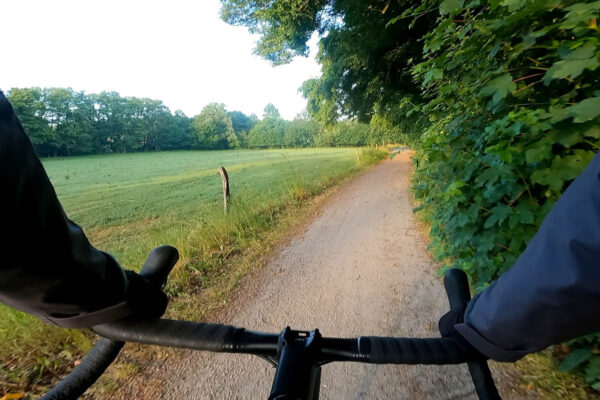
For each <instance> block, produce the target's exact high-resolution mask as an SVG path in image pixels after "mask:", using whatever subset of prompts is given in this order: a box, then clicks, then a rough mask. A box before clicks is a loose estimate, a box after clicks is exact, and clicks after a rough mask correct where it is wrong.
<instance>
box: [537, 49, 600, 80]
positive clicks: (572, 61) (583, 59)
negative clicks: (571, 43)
mask: <svg viewBox="0 0 600 400" xmlns="http://www.w3.org/2000/svg"><path fill="white" fill-rule="evenodd" d="M595 51H596V46H594V45H593V44H592V43H589V42H588V43H586V44H584V45H583V46H581V47H578V48H577V49H575V50H573V51H571V52H568V53H566V54H562V55H561V53H564V52H561V51H559V55H561V58H562V59H563V60H562V61H557V62H555V63H554V64H553V65H552V67H550V69H548V71H546V74H545V75H544V78H543V79H544V84H546V85H548V83H549V82H550V81H551V80H552V79H562V78H566V77H570V78H576V77H578V76H579V75H581V73H582V72H583V71H584V70H585V69H586V68H587V69H590V70H592V71H593V70H595V69H596V68H598V66H600V62H599V61H598V58H597V57H596V56H595Z"/></svg>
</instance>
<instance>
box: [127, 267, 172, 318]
mask: <svg viewBox="0 0 600 400" xmlns="http://www.w3.org/2000/svg"><path fill="white" fill-rule="evenodd" d="M125 274H126V275H127V292H126V294H125V296H126V300H127V303H128V304H129V305H130V306H131V307H133V308H134V310H135V311H136V314H135V315H139V316H146V317H160V316H161V315H163V314H164V312H165V310H166V308H167V302H168V298H167V295H166V294H165V293H164V292H163V291H162V290H161V289H160V288H159V287H157V286H156V285H154V284H151V283H150V282H149V281H148V280H147V279H146V278H144V277H143V276H141V275H140V274H138V273H135V272H133V271H125Z"/></svg>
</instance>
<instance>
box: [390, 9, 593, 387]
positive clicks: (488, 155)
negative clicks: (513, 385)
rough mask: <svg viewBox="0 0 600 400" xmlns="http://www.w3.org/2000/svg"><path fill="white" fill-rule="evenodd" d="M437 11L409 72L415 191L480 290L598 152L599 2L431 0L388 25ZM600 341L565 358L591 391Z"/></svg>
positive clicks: (443, 243)
mask: <svg viewBox="0 0 600 400" xmlns="http://www.w3.org/2000/svg"><path fill="white" fill-rule="evenodd" d="M438 11H439V13H440V14H441V18H440V19H439V21H438V24H437V25H436V26H435V28H434V29H433V30H431V31H430V32H429V33H427V34H426V35H425V37H424V39H425V45H424V53H425V56H426V59H425V61H423V62H421V63H419V64H417V65H415V67H414V68H413V74H414V77H415V79H416V80H417V81H418V82H420V83H421V85H422V88H423V93H424V95H425V96H427V97H428V102H427V103H426V105H424V106H420V107H419V109H418V111H420V112H422V113H426V114H427V115H428V116H429V120H430V125H429V126H428V127H427V128H426V131H425V133H424V134H423V135H422V136H421V138H420V140H419V141H418V142H417V143H416V148H417V153H416V160H417V168H416V173H415V175H414V178H413V179H414V181H413V184H414V190H415V193H416V196H417V198H418V199H420V201H421V202H422V208H423V209H424V211H425V212H426V215H427V216H428V218H429V219H430V222H431V225H432V229H431V235H432V243H431V247H432V249H433V252H434V255H435V256H436V257H437V258H438V259H440V260H443V261H444V262H445V265H444V268H460V269H462V270H464V271H466V272H467V273H468V274H469V275H470V279H471V281H472V283H473V285H474V287H475V289H476V290H477V291H480V290H482V289H484V288H485V287H487V285H489V283H490V282H491V281H492V280H494V279H496V278H497V277H498V276H499V275H500V274H501V273H502V272H504V271H506V270H507V269H508V268H509V267H510V266H512V265H513V263H514V262H515V261H516V259H517V258H518V256H519V255H520V254H521V252H522V251H523V250H524V249H525V247H526V245H527V243H528V242H529V240H530V239H531V238H532V237H533V235H534V234H535V232H536V231H537V229H538V227H539V226H540V224H541V222H542V220H543V219H544V217H545V216H546V214H547V213H548V212H549V211H550V209H551V208H552V206H553V205H554V203H555V201H556V200H557V199H558V197H559V196H560V195H561V193H562V192H563V190H564V189H565V188H566V187H567V186H568V184H569V183H570V182H571V180H572V179H574V178H575V177H576V176H577V175H578V174H579V173H580V172H581V171H582V170H583V168H584V167H585V166H586V164H587V163H588V162H589V161H590V160H591V159H592V158H593V157H594V155H595V153H596V151H597V150H598V149H600V90H598V88H599V85H598V84H599V74H598V67H599V66H600V62H599V61H598V56H599V55H600V34H599V33H600V30H599V28H598V26H597V18H598V16H599V14H600V2H599V1H595V2H589V1H580V2H575V1H568V0H567V1H560V2H559V1H557V0H534V1H529V0H502V1H499V0H489V1H480V0H472V1H470V0H466V1H463V0H444V1H442V2H440V3H439V4H438V2H437V1H435V0H430V1H425V2H423V3H419V5H418V6H415V7H414V8H412V9H409V10H407V11H406V12H405V13H404V14H403V15H400V16H398V17H397V18H395V19H394V20H392V21H391V23H399V21H405V20H406V18H420V17H422V16H423V15H425V14H428V13H430V12H438ZM411 111H412V112H414V111H415V109H414V108H413V109H412V110H411ZM598 344H599V343H598V336H592V337H591V339H590V338H586V339H581V340H577V341H575V342H572V343H571V346H573V348H577V349H578V350H576V352H573V353H572V354H571V356H569V358H568V359H567V360H571V361H572V360H573V357H579V358H577V360H576V361H579V362H577V363H575V362H573V363H571V364H568V365H567V366H571V365H572V368H578V369H579V370H581V371H584V372H585V374H586V378H587V380H588V382H589V383H590V384H591V385H592V387H594V388H595V389H596V390H600V356H599V352H598V348H599V347H598ZM583 355H585V357H584V356H583ZM567 360H565V363H568V362H567Z"/></svg>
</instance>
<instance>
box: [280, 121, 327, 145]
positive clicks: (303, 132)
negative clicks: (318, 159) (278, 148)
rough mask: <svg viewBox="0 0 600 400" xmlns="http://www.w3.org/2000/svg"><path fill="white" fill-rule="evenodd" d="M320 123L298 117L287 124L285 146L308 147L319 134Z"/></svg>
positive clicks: (284, 135) (284, 138) (284, 134)
mask: <svg viewBox="0 0 600 400" xmlns="http://www.w3.org/2000/svg"><path fill="white" fill-rule="evenodd" d="M318 132H319V125H318V124H317V123H316V122H314V121H309V120H307V119H301V118H296V119H294V120H293V121H289V122H287V123H286V124H285V127H284V133H283V145H284V146H285V147H308V146H312V145H313V143H314V138H315V137H316V136H317V135H318Z"/></svg>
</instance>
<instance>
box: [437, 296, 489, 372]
mask: <svg viewBox="0 0 600 400" xmlns="http://www.w3.org/2000/svg"><path fill="white" fill-rule="evenodd" d="M466 309H467V305H466V304H465V305H463V306H461V307H456V308H453V309H451V310H450V311H448V312H447V313H446V314H444V315H442V318H440V321H439V323H438V326H439V329H440V334H441V335H442V337H447V338H452V339H454V340H455V341H456V343H457V344H458V345H459V346H460V347H461V351H463V352H464V353H465V354H466V355H469V358H472V359H483V360H487V359H488V358H489V357H487V356H486V355H484V354H482V353H480V352H479V351H478V350H477V349H475V347H473V346H472V345H471V343H469V342H468V341H467V340H466V339H465V338H464V337H463V336H462V335H461V334H460V333H458V331H457V330H456V329H455V328H454V326H455V325H457V324H461V323H463V322H464V319H465V311H466Z"/></svg>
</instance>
